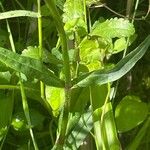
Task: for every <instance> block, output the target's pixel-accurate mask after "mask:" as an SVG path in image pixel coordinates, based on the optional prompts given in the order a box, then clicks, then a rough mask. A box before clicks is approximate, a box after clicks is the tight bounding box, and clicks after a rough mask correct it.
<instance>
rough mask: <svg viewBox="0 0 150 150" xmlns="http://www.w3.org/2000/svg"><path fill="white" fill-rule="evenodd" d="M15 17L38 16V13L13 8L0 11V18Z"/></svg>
mask: <svg viewBox="0 0 150 150" xmlns="http://www.w3.org/2000/svg"><path fill="white" fill-rule="evenodd" d="M15 17H32V18H38V17H39V14H38V13H37V12H33V11H28V10H14V11H7V12H3V13H0V20H3V19H8V18H15Z"/></svg>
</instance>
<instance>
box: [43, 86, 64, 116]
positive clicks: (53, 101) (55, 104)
mask: <svg viewBox="0 0 150 150" xmlns="http://www.w3.org/2000/svg"><path fill="white" fill-rule="evenodd" d="M46 100H47V101H48V103H49V104H50V106H51V108H52V110H53V115H54V116H55V117H57V116H58V115H59V111H60V109H61V108H62V106H63V104H64V101H65V94H64V89H63V88H56V87H50V86H46Z"/></svg>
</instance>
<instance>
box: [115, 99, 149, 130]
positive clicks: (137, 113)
mask: <svg viewBox="0 0 150 150" xmlns="http://www.w3.org/2000/svg"><path fill="white" fill-rule="evenodd" d="M147 115H148V106H147V105H146V103H144V102H141V100H140V99H139V98H138V97H136V96H126V97H124V98H123V99H122V100H121V102H120V103H119V104H118V105H117V107H116V110H115V118H116V125H117V129H118V131H119V132H126V131H129V130H131V129H132V128H134V127H136V126H137V125H139V124H140V123H142V122H143V121H144V120H145V119H146V117H147Z"/></svg>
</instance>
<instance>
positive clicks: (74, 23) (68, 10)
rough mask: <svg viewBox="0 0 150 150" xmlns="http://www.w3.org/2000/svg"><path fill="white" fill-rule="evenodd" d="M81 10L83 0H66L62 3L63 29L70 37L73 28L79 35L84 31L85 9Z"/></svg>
mask: <svg viewBox="0 0 150 150" xmlns="http://www.w3.org/2000/svg"><path fill="white" fill-rule="evenodd" d="M83 10H84V5H83V1H81V0H66V2H65V4H64V14H63V22H64V23H65V26H64V29H65V31H66V32H67V33H68V35H69V36H70V37H71V36H73V35H72V34H73V32H74V31H75V30H76V31H79V33H80V34H81V35H84V34H85V33H86V23H85V21H84V17H85V14H84V12H85V11H83ZM81 29H82V30H81ZM71 38H73V37H71Z"/></svg>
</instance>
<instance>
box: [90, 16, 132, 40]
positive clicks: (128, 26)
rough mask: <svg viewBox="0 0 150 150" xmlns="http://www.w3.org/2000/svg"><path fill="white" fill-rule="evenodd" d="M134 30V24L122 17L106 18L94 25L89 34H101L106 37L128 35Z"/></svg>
mask: <svg viewBox="0 0 150 150" xmlns="http://www.w3.org/2000/svg"><path fill="white" fill-rule="evenodd" d="M134 32H135V29H134V26H133V24H132V23H130V22H129V21H128V20H125V19H123V18H120V19H118V18H114V19H110V20H106V21H105V22H102V23H99V24H97V25H96V26H94V28H93V30H92V32H91V33H90V35H91V36H102V37H107V38H115V37H118V38H121V37H129V36H131V35H133V34H134Z"/></svg>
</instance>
